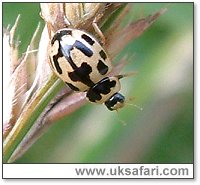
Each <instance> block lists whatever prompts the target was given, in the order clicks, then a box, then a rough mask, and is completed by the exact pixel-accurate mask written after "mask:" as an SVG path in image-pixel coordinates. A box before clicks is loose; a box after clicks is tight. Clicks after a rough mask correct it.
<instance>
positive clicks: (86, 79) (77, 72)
mask: <svg viewBox="0 0 200 185" xmlns="http://www.w3.org/2000/svg"><path fill="white" fill-rule="evenodd" d="M91 72H92V68H91V66H90V65H88V64H87V63H86V62H83V63H82V64H81V66H80V67H77V68H76V69H74V71H73V72H69V73H68V75H69V77H70V79H71V80H72V81H74V82H77V81H79V82H82V83H84V84H85V85H87V86H89V87H92V86H93V85H94V82H93V81H91V79H90V76H89V75H90V73H91Z"/></svg>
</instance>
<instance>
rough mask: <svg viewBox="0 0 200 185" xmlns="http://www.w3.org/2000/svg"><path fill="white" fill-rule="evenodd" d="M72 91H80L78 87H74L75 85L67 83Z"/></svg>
mask: <svg viewBox="0 0 200 185" xmlns="http://www.w3.org/2000/svg"><path fill="white" fill-rule="evenodd" d="M65 83H66V84H67V85H68V86H69V87H70V88H71V89H72V90H74V91H79V88H78V87H76V86H74V85H72V84H70V83H67V82H65Z"/></svg>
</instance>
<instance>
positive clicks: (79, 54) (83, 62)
mask: <svg viewBox="0 0 200 185" xmlns="http://www.w3.org/2000/svg"><path fill="white" fill-rule="evenodd" d="M49 58H50V64H51V67H52V69H53V71H54V72H55V73H56V75H57V76H58V77H59V78H61V79H62V80H63V81H64V82H65V83H66V84H67V85H68V86H69V87H70V88H71V89H72V90H74V91H81V92H86V97H87V99H88V100H89V101H90V102H94V103H99V104H103V103H104V104H105V105H106V107H107V108H108V109H109V110H111V111H112V110H117V109H119V108H121V107H123V106H124V102H125V97H124V96H123V95H122V94H120V93H119V91H120V88H121V86H120V82H119V79H120V78H122V77H123V76H122V75H118V76H111V77H110V76H108V74H109V73H110V72H111V70H112V64H111V61H110V59H109V57H108V55H107V53H106V52H105V50H104V49H103V47H102V46H101V45H100V43H99V42H98V41H97V39H96V38H94V37H93V36H92V35H90V34H88V33H86V32H85V31H82V30H78V29H71V28H65V29H61V30H58V31H57V32H56V33H55V34H54V36H53V37H52V39H51V41H50V44H49Z"/></svg>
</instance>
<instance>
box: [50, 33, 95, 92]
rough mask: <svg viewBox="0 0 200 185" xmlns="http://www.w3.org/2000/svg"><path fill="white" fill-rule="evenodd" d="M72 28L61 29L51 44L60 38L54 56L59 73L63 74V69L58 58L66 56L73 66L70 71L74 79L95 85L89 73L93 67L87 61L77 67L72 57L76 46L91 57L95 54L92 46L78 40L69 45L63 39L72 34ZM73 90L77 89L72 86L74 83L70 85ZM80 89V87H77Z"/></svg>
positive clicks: (90, 85)
mask: <svg viewBox="0 0 200 185" xmlns="http://www.w3.org/2000/svg"><path fill="white" fill-rule="evenodd" d="M71 34H72V31H71V30H61V31H60V32H58V33H56V34H55V36H54V37H53V39H52V41H51V44H54V42H55V41H56V40H58V43H59V48H58V52H57V54H56V55H54V56H53V61H54V65H55V68H56V70H57V71H58V73H59V74H62V73H63V72H62V69H61V68H60V66H59V62H58V59H59V58H60V57H63V56H64V57H65V58H66V62H69V64H70V65H71V67H72V68H73V70H74V71H73V72H69V73H68V74H69V77H70V79H71V80H72V81H75V82H77V81H79V82H82V83H84V84H85V85H87V86H88V87H92V86H94V83H93V82H92V81H91V79H90V76H89V74H90V73H91V72H92V68H91V66H90V65H88V64H87V63H85V62H83V63H82V64H81V66H80V67H77V65H76V64H75V63H74V61H73V59H72V57H71V51H72V50H73V49H74V47H75V48H77V49H78V50H79V51H81V52H82V53H83V54H84V55H86V56H87V57H91V56H92V55H93V52H92V50H91V49H90V48H88V47H87V46H85V45H84V44H83V43H82V42H80V41H78V40H76V41H75V42H74V44H73V45H68V44H66V43H65V42H63V41H62V37H63V36H64V35H71ZM69 86H71V88H72V89H73V90H75V89H76V87H75V86H74V87H72V84H71V85H69ZM76 90H79V89H76Z"/></svg>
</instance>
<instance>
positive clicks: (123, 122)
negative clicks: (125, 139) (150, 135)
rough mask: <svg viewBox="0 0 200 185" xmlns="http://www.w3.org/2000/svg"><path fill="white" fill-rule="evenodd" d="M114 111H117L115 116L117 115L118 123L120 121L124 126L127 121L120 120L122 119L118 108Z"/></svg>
mask: <svg viewBox="0 0 200 185" xmlns="http://www.w3.org/2000/svg"><path fill="white" fill-rule="evenodd" d="M116 113H117V116H118V119H119V121H120V123H121V124H122V125H123V126H126V125H127V123H126V122H125V121H124V120H122V119H121V118H120V115H119V110H118V109H117V110H116Z"/></svg>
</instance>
